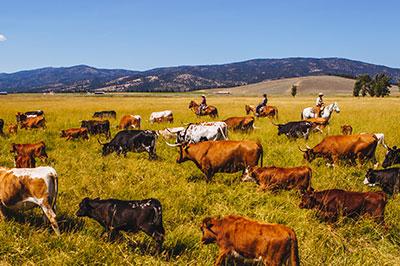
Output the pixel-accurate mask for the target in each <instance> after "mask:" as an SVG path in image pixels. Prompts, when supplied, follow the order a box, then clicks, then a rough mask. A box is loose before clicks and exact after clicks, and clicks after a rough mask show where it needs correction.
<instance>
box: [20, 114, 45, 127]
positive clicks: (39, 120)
mask: <svg viewBox="0 0 400 266" xmlns="http://www.w3.org/2000/svg"><path fill="white" fill-rule="evenodd" d="M19 127H20V128H21V129H22V128H25V129H32V128H40V129H46V120H45V118H44V116H35V117H28V118H26V120H25V121H22V122H21V123H20V124H19Z"/></svg>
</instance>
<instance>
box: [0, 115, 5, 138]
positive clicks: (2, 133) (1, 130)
mask: <svg viewBox="0 0 400 266" xmlns="http://www.w3.org/2000/svg"><path fill="white" fill-rule="evenodd" d="M3 126H4V120H3V119H1V118H0V136H2V137H3V138H4V137H5V135H4V132H3Z"/></svg>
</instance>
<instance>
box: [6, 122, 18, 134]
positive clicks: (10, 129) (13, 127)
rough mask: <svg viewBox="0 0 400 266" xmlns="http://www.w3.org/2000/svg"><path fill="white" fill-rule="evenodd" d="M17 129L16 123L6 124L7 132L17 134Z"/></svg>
mask: <svg viewBox="0 0 400 266" xmlns="http://www.w3.org/2000/svg"><path fill="white" fill-rule="evenodd" d="M17 131H18V125H16V124H9V125H8V133H10V134H17Z"/></svg>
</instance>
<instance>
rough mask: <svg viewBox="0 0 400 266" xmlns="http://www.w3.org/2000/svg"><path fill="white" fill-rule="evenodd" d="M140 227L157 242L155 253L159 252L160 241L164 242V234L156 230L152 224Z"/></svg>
mask: <svg viewBox="0 0 400 266" xmlns="http://www.w3.org/2000/svg"><path fill="white" fill-rule="evenodd" d="M141 229H142V230H143V232H145V233H146V234H147V235H148V236H150V237H152V238H153V239H154V240H155V241H156V243H157V248H156V254H160V251H161V246H162V243H163V242H164V234H162V233H160V232H158V231H157V229H156V228H154V227H153V226H149V227H142V228H141Z"/></svg>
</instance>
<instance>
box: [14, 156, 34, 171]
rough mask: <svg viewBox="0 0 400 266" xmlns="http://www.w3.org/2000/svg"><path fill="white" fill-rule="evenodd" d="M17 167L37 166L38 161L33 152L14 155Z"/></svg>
mask: <svg viewBox="0 0 400 266" xmlns="http://www.w3.org/2000/svg"><path fill="white" fill-rule="evenodd" d="M14 167H15V168H35V167H36V161H35V158H33V156H32V154H29V155H28V154H21V155H17V156H15V157H14Z"/></svg>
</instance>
